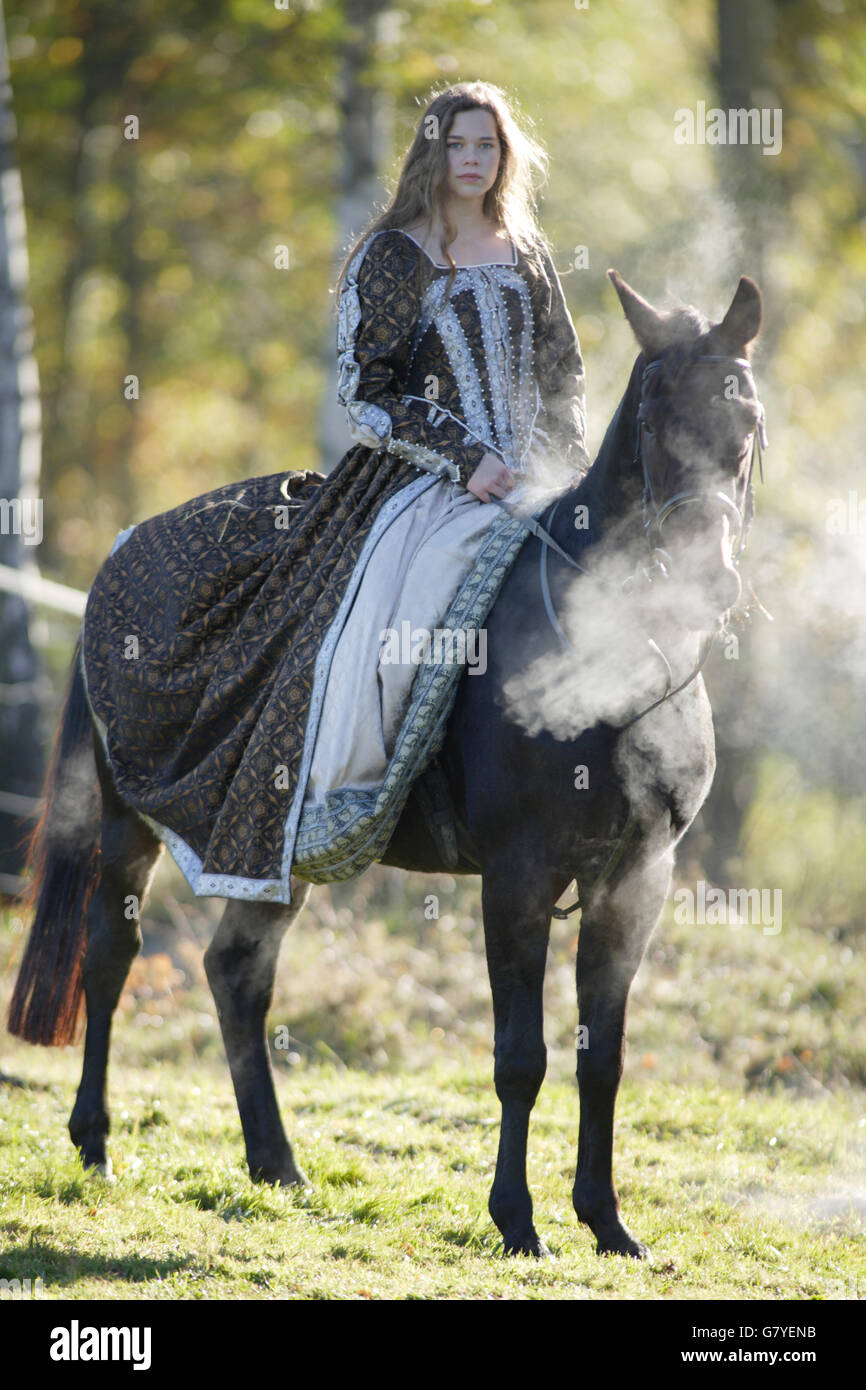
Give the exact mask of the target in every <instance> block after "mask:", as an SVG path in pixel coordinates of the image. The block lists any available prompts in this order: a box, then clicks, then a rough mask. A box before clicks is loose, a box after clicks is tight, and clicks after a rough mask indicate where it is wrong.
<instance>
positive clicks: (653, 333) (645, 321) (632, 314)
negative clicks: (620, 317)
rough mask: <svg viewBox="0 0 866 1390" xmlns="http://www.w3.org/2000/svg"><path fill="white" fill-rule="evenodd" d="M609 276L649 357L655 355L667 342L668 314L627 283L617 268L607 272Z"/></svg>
mask: <svg viewBox="0 0 866 1390" xmlns="http://www.w3.org/2000/svg"><path fill="white" fill-rule="evenodd" d="M607 274H608V278H609V280H610V282H611V284H612V285H613V287H614V289H615V290H616V292H617V294H618V295H619V302H620V304H621V305H622V307H623V310H624V312H625V316H626V318H627V319H628V321H629V323H630V324H631V327H632V331H633V333H634V336H635V337H636V338H637V340H638V343H639V344H640V346H641V348H642V349H643V351H644V352H645V353H646V354H647V356H648V357H651V356H654V355H655V353H656V352H657V351H659V350H660V349H661V348H662V347H663V346H664V344H665V341H666V334H665V321H666V318H667V315H665V314H662V313H660V312H659V310H658V309H654V308H653V306H652V305H651V304H648V303H647V301H646V300H645V299H641V297H640V295H639V294H636V293H635V291H634V290H633V289H632V288H631V286H630V285H627V284H626V282H625V280H623V278H622V276H621V275H620V274H619V272H618V271H616V270H609V271H608V272H607Z"/></svg>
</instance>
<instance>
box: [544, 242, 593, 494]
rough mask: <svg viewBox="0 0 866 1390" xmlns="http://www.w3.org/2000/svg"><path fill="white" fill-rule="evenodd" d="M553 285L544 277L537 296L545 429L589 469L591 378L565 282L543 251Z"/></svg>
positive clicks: (561, 451)
mask: <svg viewBox="0 0 866 1390" xmlns="http://www.w3.org/2000/svg"><path fill="white" fill-rule="evenodd" d="M543 259H544V264H545V268H546V270H547V275H548V279H549V281H550V287H549V288H548V286H547V285H545V284H544V282H543V281H542V280H541V279H540V278H539V281H538V285H537V291H536V294H535V295H534V296H533V298H534V313H535V328H534V337H535V342H534V346H535V376H536V381H537V382H538V385H539V389H540V391H541V397H542V402H543V405H544V419H543V422H542V430H543V432H544V433H546V435H547V436H548V438H549V439H550V441H551V443H552V445H553V447H554V449H555V450H556V452H557V455H558V456H559V457H560V458H561V459H562V461H563V462H564V463H565V465H566V466H567V467H569V468H571V469H574V470H579V471H581V472H584V471H585V470H586V469H587V468H589V463H590V460H589V453H588V451H587V446H586V382H585V376H584V370H583V358H582V357H581V353H580V343H579V342H578V337H577V330H576V329H575V327H574V324H573V322H572V319H571V314H570V313H569V311H568V305H567V304H566V302H565V295H564V294H563V290H562V284H561V282H560V279H559V276H558V274H557V272H556V267H555V266H554V264H553V261H552V260H551V258H550V256H549V255H548V254H547V252H546V251H545V252H543Z"/></svg>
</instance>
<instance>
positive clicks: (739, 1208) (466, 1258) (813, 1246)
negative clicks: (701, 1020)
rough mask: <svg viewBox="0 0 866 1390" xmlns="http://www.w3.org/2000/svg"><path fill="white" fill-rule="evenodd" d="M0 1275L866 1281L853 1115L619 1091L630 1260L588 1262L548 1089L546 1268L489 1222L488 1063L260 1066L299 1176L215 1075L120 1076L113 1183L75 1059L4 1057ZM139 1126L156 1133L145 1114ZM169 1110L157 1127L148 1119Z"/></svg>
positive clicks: (474, 1288)
mask: <svg viewBox="0 0 866 1390" xmlns="http://www.w3.org/2000/svg"><path fill="white" fill-rule="evenodd" d="M10 1061H11V1062H12V1063H13V1065H14V1069H15V1072H14V1074H15V1077H16V1078H17V1080H18V1081H19V1082H22V1083H23V1084H9V1081H8V1080H7V1082H6V1084H5V1085H4V1086H3V1087H2V1090H3V1109H2V1124H0V1278H6V1279H14V1278H18V1279H26V1278H30V1279H31V1280H32V1281H35V1280H36V1279H37V1278H41V1279H42V1281H43V1297H45V1298H76V1299H111V1298H157V1299H163V1298H164V1299H177V1298H229V1299H232V1298H234V1299H248V1298H254V1299H262V1298H265V1299H267V1298H281V1299H282V1298H302V1299H307V1298H326V1299H346V1298H348V1299H358V1298H362V1299H363V1298H391V1299H393V1298H397V1299H404V1298H425V1299H430V1298H435V1299H449V1298H508V1299H515V1298H517V1299H522V1298H553V1299H574V1298H651V1299H652V1298H671V1299H680V1298H752V1299H754V1298H760V1299H791V1298H794V1299H815V1298H818V1299H820V1298H827V1297H838V1296H840V1294H848V1293H850V1292H851V1291H852V1290H853V1291H855V1292H856V1291H857V1290H858V1289H859V1292H860V1294H861V1295H862V1294H863V1292H866V1241H864V1231H866V1221H864V1215H866V1192H864V1185H863V1183H862V1154H863V1151H864V1147H866V1120H864V1114H863V1111H864V1107H863V1105H862V1103H860V1102H858V1101H855V1100H854V1099H852V1098H851V1097H850V1096H834V1097H823V1098H821V1099H818V1100H806V1099H804V1098H797V1097H792V1096H789V1095H787V1094H774V1095H743V1094H740V1095H737V1094H735V1093H733V1092H731V1091H728V1090H725V1089H723V1088H720V1087H718V1086H703V1087H699V1086H693V1087H689V1088H682V1087H681V1088H677V1089H675V1090H674V1089H672V1088H670V1087H668V1086H666V1085H664V1084H662V1083H659V1082H658V1081H656V1080H653V1079H649V1078H645V1077H633V1078H629V1079H627V1080H626V1082H625V1084H624V1087H623V1092H622V1095H621V1099H620V1105H619V1112H618V1125H617V1145H616V1148H617V1175H618V1185H619V1191H620V1198H621V1202H622V1207H623V1212H624V1215H625V1218H626V1220H627V1222H628V1224H629V1225H630V1226H631V1228H632V1229H633V1230H634V1231H635V1232H636V1233H637V1234H638V1235H640V1236H641V1237H642V1238H643V1239H644V1240H646V1241H647V1242H648V1244H649V1246H650V1249H651V1251H652V1259H651V1261H650V1262H648V1263H645V1264H637V1263H635V1262H633V1261H623V1260H621V1259H617V1258H611V1257H607V1258H604V1259H599V1258H598V1257H597V1256H596V1255H595V1254H594V1250H593V1241H592V1238H591V1236H590V1234H589V1232H588V1231H586V1230H585V1229H584V1228H582V1227H579V1226H578V1224H577V1221H576V1218H575V1216H574V1213H573V1211H572V1208H571V1204H570V1187H571V1180H572V1170H573V1161H574V1146H575V1138H576V1120H577V1106H576V1096H575V1091H574V1087H573V1084H571V1083H570V1082H569V1081H567V1080H561V1079H555V1078H550V1079H549V1080H548V1082H547V1083H546V1084H545V1087H544V1089H543V1091H542V1094H541V1097H540V1099H539V1103H538V1106H537V1108H536V1112H535V1120H534V1123H533V1127H532V1133H531V1143H530V1164H529V1167H530V1181H531V1185H532V1190H533V1196H534V1200H535V1210H536V1217H537V1223H538V1228H539V1231H540V1232H541V1233H542V1234H543V1236H544V1238H545V1239H546V1240H547V1242H548V1244H549V1245H550V1247H551V1249H552V1251H553V1253H554V1254H555V1256H556V1259H555V1261H553V1262H541V1263H539V1262H535V1261H531V1260H527V1259H518V1260H510V1259H506V1258H505V1257H504V1256H503V1255H502V1253H501V1240H500V1238H499V1233H498V1232H497V1231H496V1229H495V1228H494V1227H493V1225H492V1224H491V1222H490V1220H489V1218H488V1215H487V1210H486V1202H487V1194H488V1190H489V1186H490V1182H491V1179H492V1173H493V1164H494V1159H495V1147H496V1141H497V1135H498V1120H497V1110H496V1103H495V1099H494V1096H493V1091H492V1087H491V1084H490V1077H489V1066H480V1065H479V1066H476V1067H474V1068H468V1067H465V1066H464V1067H449V1066H447V1065H444V1064H440V1065H438V1066H437V1067H436V1068H435V1069H434V1070H432V1071H430V1072H426V1073H423V1074H414V1075H403V1076H399V1075H391V1074H387V1073H380V1074H378V1075H376V1074H370V1073H363V1072H359V1071H354V1070H350V1069H345V1068H343V1069H338V1068H335V1067H330V1066H327V1065H314V1066H299V1067H296V1068H293V1069H292V1071H291V1072H288V1071H283V1072H281V1073H280V1074H279V1076H278V1087H279V1094H280V1100H281V1104H282V1107H283V1111H284V1114H285V1117H286V1120H287V1124H288V1127H289V1129H290V1132H291V1134H292V1136H293V1139H294V1141H295V1145H296V1151H297V1155H298V1158H299V1161H300V1163H301V1164H302V1166H303V1168H304V1170H305V1171H306V1173H307V1176H308V1177H309V1179H310V1181H311V1184H312V1186H311V1187H310V1188H309V1189H307V1190H305V1191H302V1192H284V1191H281V1190H280V1189H278V1188H276V1187H265V1186H258V1185H254V1184H253V1183H251V1182H250V1181H249V1179H248V1177H247V1174H246V1169H245V1166H244V1160H243V1148H242V1143H241V1137H240V1131H239V1125H238V1120H237V1114H236V1110H235V1105H234V1098H233V1095H232V1093H231V1087H230V1084H229V1080H228V1076H227V1074H225V1073H224V1072H223V1070H222V1069H221V1068H218V1067H217V1066H215V1065H214V1064H213V1063H201V1064H200V1065H199V1066H197V1067H195V1068H192V1069H187V1068H182V1067H178V1066H168V1065H166V1064H165V1063H164V1062H159V1063H150V1064H147V1065H137V1066H126V1067H124V1068H123V1071H122V1074H119V1075H116V1076H115V1079H114V1084H113V1092H114V1097H115V1112H116V1124H115V1129H114V1132H113V1135H112V1139H111V1142H110V1153H111V1157H112V1161H113V1165H114V1169H115V1174H116V1178H115V1181H114V1182H113V1183H108V1182H106V1181H105V1180H104V1179H101V1178H99V1177H90V1176H87V1175H86V1174H84V1172H83V1171H82V1169H81V1167H80V1164H79V1162H78V1160H77V1158H76V1157H75V1155H74V1152H73V1150H72V1147H71V1145H70V1144H69V1140H68V1137H67V1135H66V1131H65V1124H66V1120H67V1117H68V1111H69V1109H70V1106H71V1101H72V1098H73V1094H74V1088H75V1084H76V1082H77V1075H78V1068H79V1059H78V1055H77V1053H76V1051H75V1050H74V1049H64V1050H62V1051H60V1052H53V1053H48V1052H41V1051H40V1052H37V1051H36V1050H34V1049H26V1048H25V1047H24V1046H23V1045H22V1046H20V1047H19V1046H17V1045H16V1046H12V1047H9V1048H8V1049H6V1053H5V1057H4V1066H5V1068H6V1072H7V1077H8V1075H9V1063H10ZM154 1113H158V1114H159V1116H160V1122H159V1123H154V1122H153V1118H152V1117H153V1115H154ZM163 1121H164V1122H163Z"/></svg>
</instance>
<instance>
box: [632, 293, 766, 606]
mask: <svg viewBox="0 0 866 1390" xmlns="http://www.w3.org/2000/svg"><path fill="white" fill-rule="evenodd" d="M608 275H609V276H610V279H611V281H612V282H613V285H614V288H615V289H616V292H617V294H618V295H619V298H620V301H621V303H622V306H623V309H624V310H625V316H626V318H627V319H628V321H629V323H630V325H631V327H632V330H633V331H634V334H635V337H636V338H637V340H638V343H639V345H640V347H641V350H642V353H643V357H644V370H643V376H642V382H641V397H640V403H639V406H638V410H637V421H636V431H635V439H636V443H635V466H636V467H637V468H638V469H642V470H643V482H644V494H643V495H644V524H645V527H646V530H647V535H648V539H649V541H650V546H651V548H652V550H653V552H654V555H655V558H656V561H657V566H658V572H660V573H664V574H665V575H666V576H667V581H668V582H667V583H666V584H665V585H664V586H654V591H655V593H656V594H657V595H659V593H660V589H663V596H662V598H661V606H663V607H664V608H665V609H668V610H669V611H670V612H671V613H672V614H675V615H676V617H677V618H678V620H679V621H680V622H681V623H683V624H684V625H685V626H686V627H690V628H695V629H701V630H708V629H713V628H717V627H720V626H721V625H722V624H723V622H724V618H725V614H726V613H727V612H728V610H729V609H731V608H732V607H733V606H734V604H735V603H736V602H737V599H738V598H739V596H740V592H741V588H742V585H741V582H740V576H739V574H738V573H737V568H736V562H737V558H738V555H739V552H740V550H741V549H742V547H743V545H744V544H745V537H746V531H747V528H748V523H749V517H750V513H751V505H752V498H751V471H752V463H753V460H754V456H755V454H754V450H755V449H756V448H757V443H756V437H757V439H760V440H761V442H762V443H765V442H766V440H765V438H764V433H763V430H764V424H763V409H762V407H761V404H760V402H759V400H758V397H757V392H756V390H755V383H754V381H753V379H752V374H751V371H750V368H749V360H748V349H749V344H750V343H751V342H752V341H753V340H754V339H755V338H756V337H757V334H758V331H759V329H760V326H761V295H760V291H759V290H758V288H757V286H756V285H755V284H754V282H753V281H752V280H749V279H748V278H747V277H746V276H743V277H742V279H741V280H740V283H739V285H738V287H737V291H736V294H735V295H734V298H733V300H732V302H731V305H730V308H729V309H728V311H727V313H726V314H725V316H724V318H723V319H722V320H721V322H720V323H716V324H711V323H709V322H708V321H707V320H706V319H704V318H703V317H702V316H701V315H700V314H698V312H697V311H696V310H694V309H691V308H684V309H679V310H674V311H672V312H670V313H664V312H661V311H660V310H658V309H654V308H653V306H652V305H651V304H648V303H647V302H646V300H644V299H642V298H641V297H640V295H638V294H636V293H635V291H634V290H632V289H631V288H630V287H629V286H628V285H627V284H626V283H625V281H624V280H623V279H622V277H621V276H620V275H618V274H617V272H616V271H615V270H610V271H608Z"/></svg>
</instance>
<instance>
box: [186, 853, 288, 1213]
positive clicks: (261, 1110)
mask: <svg viewBox="0 0 866 1390" xmlns="http://www.w3.org/2000/svg"><path fill="white" fill-rule="evenodd" d="M309 892H310V884H309V883H303V882H301V881H300V880H299V879H293V880H292V894H293V898H294V900H293V902H292V903H291V904H290V905H288V906H287V905H286V904H285V903H269V902H242V901H240V900H238V899H230V901H229V902H228V904H227V906H226V910H225V912H224V914H223V917H222V920H221V922H220V924H219V926H218V927H217V929H216V932H215V933H214V937H213V940H212V942H211V944H210V946H209V947H208V949H207V951H206V952H205V958H204V963H205V969H206V971H207V977H208V981H209V983H210V987H211V991H212V993H213V997H214V1001H215V1003H216V1007H217V1014H218V1015H219V1021H220V1028H221V1029H222V1035H223V1042H224V1043H225V1049H226V1055H227V1057H228V1062H229V1069H230V1071H231V1076H232V1084H233V1085H234V1088H235V1096H236V1097H237V1102H238V1110H239V1112H240V1117H241V1126H242V1128H243V1132H244V1143H245V1144H246V1151H247V1163H248V1165H249V1170H250V1175H251V1177H252V1178H253V1179H255V1180H257V1181H261V1182H279V1183H280V1184H281V1185H282V1186H284V1187H290V1186H292V1185H295V1184H300V1183H303V1182H304V1181H305V1179H304V1176H303V1174H302V1173H301V1172H300V1171H299V1169H298V1168H297V1167H296V1165H295V1160H294V1156H293V1154H292V1150H291V1146H290V1144H289V1141H288V1139H287V1138H286V1134H285V1130H284V1129H283V1124H282V1120H281V1119H280V1112H279V1107H278V1105H277V1097H276V1094H275V1092H274V1077H273V1071H272V1068H271V1057H270V1052H269V1050H268V1041H267V1035H266V1032H265V1022H266V1018H267V1013H268V1009H269V1008H270V1004H271V998H272V996H273V989H274V975H275V972H276V968H277V957H278V955H279V952H280V944H281V942H282V939H283V936H284V934H285V931H286V928H287V927H288V926H289V924H290V922H291V921H292V920H293V919H294V918H295V917H297V915H298V913H299V912H300V911H301V908H302V907H303V906H304V903H305V902H306V900H307V898H308V896H309Z"/></svg>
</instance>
